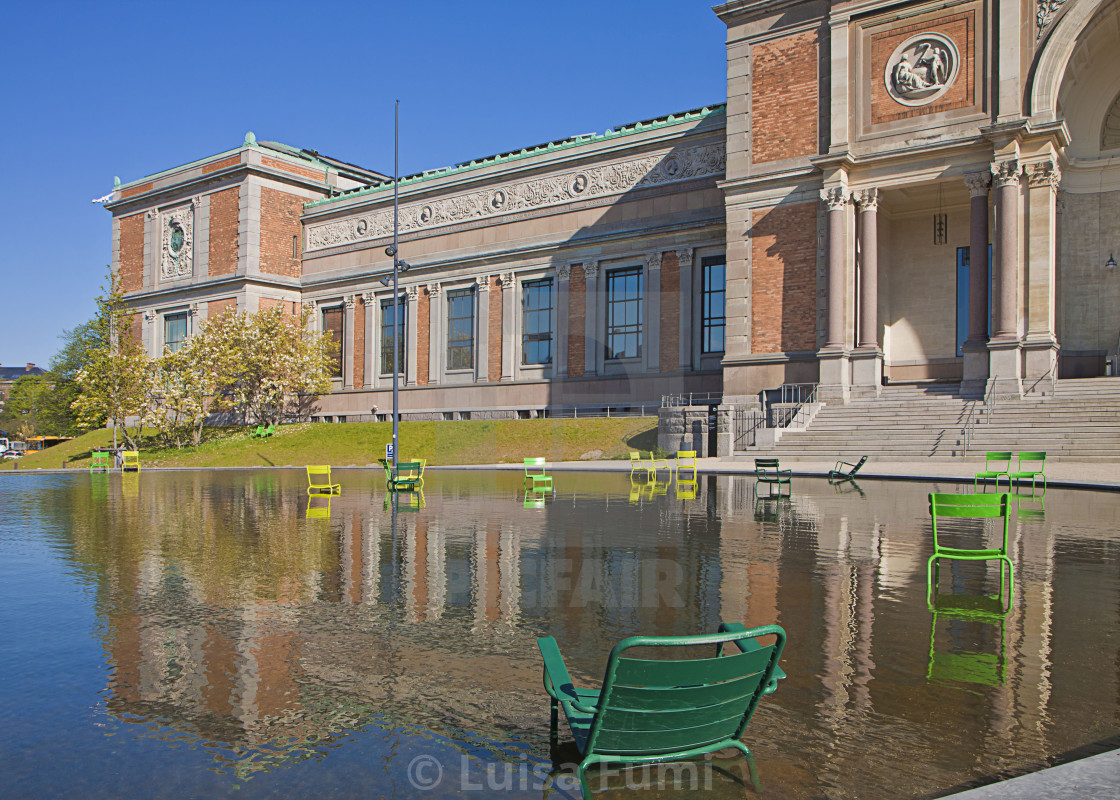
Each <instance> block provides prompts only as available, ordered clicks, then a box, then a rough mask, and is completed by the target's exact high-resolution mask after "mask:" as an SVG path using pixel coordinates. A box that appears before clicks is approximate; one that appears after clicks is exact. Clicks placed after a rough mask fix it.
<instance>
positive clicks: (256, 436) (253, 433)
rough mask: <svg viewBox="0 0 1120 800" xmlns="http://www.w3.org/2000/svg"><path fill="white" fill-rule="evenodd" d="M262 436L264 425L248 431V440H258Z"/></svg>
mask: <svg viewBox="0 0 1120 800" xmlns="http://www.w3.org/2000/svg"><path fill="white" fill-rule="evenodd" d="M262 436H264V425H258V426H257V429H256V430H255V431H249V438H250V439H259V438H260V437H262Z"/></svg>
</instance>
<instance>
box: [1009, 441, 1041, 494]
mask: <svg viewBox="0 0 1120 800" xmlns="http://www.w3.org/2000/svg"><path fill="white" fill-rule="evenodd" d="M1027 478H1030V479H1031V492H1032V493H1033V492H1034V490H1035V486H1036V483H1035V482H1036V480H1037V479H1038V478H1042V492H1043V494H1045V493H1046V453H1043V452H1038V451H1034V452H1024V453H1019V465H1018V467H1017V468H1016V469H1015V471H1014V472H1009V473H1007V480H1008V482H1009V483H1008V489H1010V488H1011V486H1010V481H1015V482H1016V483H1021V482H1023V481H1025V480H1026V479H1027Z"/></svg>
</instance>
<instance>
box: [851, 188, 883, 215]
mask: <svg viewBox="0 0 1120 800" xmlns="http://www.w3.org/2000/svg"><path fill="white" fill-rule="evenodd" d="M880 197H881V195H880V194H879V190H878V189H877V188H875V187H871V188H868V189H861V190H860V191H858V192H854V193H853V195H852V198H853V199H854V200H855V201H856V203H858V204H859V208H860V211H878V210H879V199H880Z"/></svg>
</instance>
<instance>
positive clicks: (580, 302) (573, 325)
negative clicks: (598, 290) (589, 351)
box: [568, 266, 587, 378]
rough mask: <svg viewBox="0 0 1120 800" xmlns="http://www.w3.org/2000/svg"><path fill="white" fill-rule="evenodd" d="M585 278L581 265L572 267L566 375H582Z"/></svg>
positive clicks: (569, 286) (585, 313) (585, 336)
mask: <svg viewBox="0 0 1120 800" xmlns="http://www.w3.org/2000/svg"><path fill="white" fill-rule="evenodd" d="M586 321H587V278H586V276H585V275H584V274H583V268H582V267H575V266H574V267H572V277H571V280H570V281H569V283H568V375H570V376H571V377H573V378H582V377H583V366H584V363H583V360H584V352H585V350H586V348H587V342H586V341H585V340H586V338H587V334H586V327H585V323H586Z"/></svg>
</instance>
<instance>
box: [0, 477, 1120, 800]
mask: <svg viewBox="0 0 1120 800" xmlns="http://www.w3.org/2000/svg"><path fill="white" fill-rule="evenodd" d="M336 480H341V483H342V486H343V488H342V494H341V496H339V497H335V498H333V499H332V500H331V501H330V502H329V504H328V501H327V500H326V499H325V498H323V499H317V500H312V501H311V502H310V504H309V501H308V498H307V495H306V493H305V491H304V487H305V485H306V483H305V479H304V476H303V474H302V473H300V472H296V471H259V472H255V471H237V472H220V473H206V472H144V473H143V474H142V475H140V476H136V475H128V476H121V475H93V476H90V475H86V474H78V473H74V474H68V475H39V476H31V475H24V476H9V477H7V478H3V479H0V630H2V631H3V634H2V637H0V665H2V674H3V681H2V682H0V773H2V784H3V789H2V790H0V794H3V796H5V797H9V798H17V797H18V798H31V797H35V798H38V797H81V798H108V797H122V796H124V797H152V798H160V797H168V798H172V797H174V798H177V799H179V798H189V797H238V798H258V797H260V798H272V797H277V798H279V797H296V796H309V797H312V796H313V797H324V798H335V797H339V798H342V797H363V798H376V797H393V798H404V797H451V796H459V795H463V796H476V797H491V796H501V797H578V796H579V791H578V787H576V786H573V785H572V784H571V782H570V781H569V780H568V777H567V774H568V773H567V772H564V771H560V772H558V773H555V774H551V775H550V773H553V771H554V769H555V768H557V767H559V766H561V765H563V764H564V763H566V762H571V761H576V760H578V754H577V753H576V752H575V751H574V749H573V748H572V747H571V736H570V734H569V732H568V730H567V726H566V723H564V722H563V721H562V722H561V726H560V739H561V745H560V746H559V747H558V748H556V749H554V750H553V751H551V752H550V748H549V743H548V718H549V714H548V700H547V697H546V695H545V693H544V691H543V689H542V688H541V664H540V657H539V655H538V652H537V648H536V644H535V639H536V637H538V636H543V635H553V636H555V637H556V638H557V640H558V641H559V643H560V647H561V649H562V650H563V652H564V654H565V657H566V658H567V660H568V665H569V668H570V669H571V671H572V674H573V677H574V678H575V680H576V682H577V684H593V685H594V684H597V683H598V681H600V680H601V678H602V670H603V666H604V664H605V660H606V655H607V653H608V651H609V650H610V648H611V646H612V645H613V644H614V643H615V642H617V641H618V640H619V639H621V638H623V637H625V636H628V635H631V634H634V633H645V634H686V633H700V632H707V631H714V630H715V628H716V626H717V625H718V624H719V622H720V620H729V621H731V620H740V621H743V622H746V623H747V624H748V625H761V624H768V623H775V622H776V623H778V624H780V625H782V626H783V627H784V628H785V629H786V631H787V633H788V636H789V641H788V643H787V646H786V651H785V657H784V659H783V662H782V665H783V667H784V669H785V671H786V672H787V673H788V676H789V677H788V678H787V679H786V680H785V681H783V682H782V683H781V685H780V686H779V689H778V691H777V692H776V693H775V694H773V695H771V696H769V697H767V698H764V699H763V701H762V703H761V704H760V705H759V709H758V712H757V713H756V715H755V717H754V719H753V721H752V723H751V725H750V727H749V728H748V729H747V733H746V736H745V741H746V743H747V744H748V746H749V747H751V749H752V751H753V752H754V756H755V763H756V766H757V773H758V775H757V777H758V780H757V786H751V785H749V782H748V784H747V785H746V786H744V783H743V782H742V780H741V778H742V775H741V774H740V770H741V768H742V767H743V766H744V765H743V763H742V761H741V760H740V761H738V762H737V761H734V760H728V761H727V762H726V765H725V768H721V769H706V770H704V771H703V773H702V774H700V773H697V774H692V773H687V774H685V776H684V777H685V779H684V780H683V782H681V783H680V786H679V788H680V790H679V791H678V790H677V789H678V784H677V783H674V782H673V781H672V780H667V781H664V782H662V783H657V782H656V781H655V780H654V778H655V777H656V775H654V774H653V773H652V772H648V773H646V774H640V773H637V774H621V775H617V776H610V775H608V776H607V778H606V782H605V784H604V785H605V786H606V791H604V792H596V796H597V797H600V796H601V797H678V796H684V795H686V794H692V793H693V792H690V791H687V790H688V789H690V788H692V789H695V788H700V789H704V790H706V792H705V796H714V797H755V796H759V797H764V798H884V799H885V798H892V799H893V798H912V797H913V798H916V797H930V796H936V795H937V794H939V793H945V792H946V791H948V790H949V789H951V788H953V787H959V786H961V785H962V784H965V783H968V782H970V781H976V780H978V779H983V778H986V777H990V776H993V775H997V774H1001V773H1004V772H1008V771H1015V770H1021V769H1023V768H1024V766H1026V765H1030V764H1032V763H1037V762H1038V761H1040V760H1041V759H1045V758H1047V757H1050V756H1053V755H1055V754H1060V753H1064V752H1066V751H1069V750H1072V749H1074V748H1078V747H1081V746H1084V745H1087V744H1090V743H1093V742H1099V741H1100V740H1102V739H1107V738H1109V737H1115V736H1116V735H1117V734H1118V733H1120V536H1118V534H1117V530H1120V525H1118V523H1120V495H1117V494H1110V493H1091V492H1078V491H1072V490H1070V491H1063V490H1058V489H1052V490H1050V491H1049V492H1048V493H1046V494H1045V496H1036V497H1023V498H1019V499H1018V500H1017V501H1016V503H1015V514H1014V516H1013V518H1012V521H1011V541H1012V546H1011V553H1012V560H1013V561H1014V563H1015V591H1014V596H1013V598H1008V597H1007V596H1006V593H1004V594H1003V596H1002V597H1001V596H1000V588H999V578H998V567H997V566H996V564H997V562H989V563H988V564H984V563H977V562H973V563H962V562H944V566H943V567H942V568H941V571H940V579H939V587H938V593H937V597H936V599H935V600H934V602H933V603H932V606H931V604H930V603H929V602H928V601H927V583H926V559H927V558H928V556H929V554H930V552H931V539H930V527H929V520H928V515H927V510H926V493H927V492H929V491H957V490H960V487H957V486H954V485H951V484H943V485H937V484H917V483H900V482H876V481H870V480H869V481H861V482H860V484H859V485H858V486H852V485H848V486H846V487H844V491H837V490H836V489H834V488H833V487H831V486H829V485H828V484H827V483H826V482H824V481H821V480H809V479H804V480H795V482H794V486H793V494H792V497H791V498H789V499H788V500H773V499H770V500H767V499H763V498H759V497H758V496H757V494H756V491H755V487H754V484H753V481H752V480H751V479H750V478H749V477H726V476H721V477H703V478H701V480H700V481H699V483H698V485H694V486H689V485H687V484H684V485H681V486H678V485H676V484H670V485H667V486H665V485H662V486H659V487H636V486H632V485H631V484H630V482H629V480H628V478H627V476H626V475H625V474H621V475H618V474H593V473H588V474H564V473H560V474H559V475H558V476H557V478H556V493H555V495H554V496H549V497H548V499H547V500H543V501H541V500H535V499H534V498H533V497H530V498H528V500H527V499H526V497H525V495H524V493H523V492H522V484H521V480H522V477H521V475H520V474H518V473H472V472H429V474H428V476H426V485H425V491H424V494H423V497H422V498H421V497H419V496H415V495H413V496H405V497H403V498H402V502H401V503H400V504H399V506H398V508H397V510H396V512H395V513H394V511H393V510H392V509H391V508H389V507H388V506H387V504H386V497H385V491H384V482H383V479H382V477H381V474H380V472H379V471H378V472H374V471H357V470H354V471H340V472H337V473H336ZM762 491H763V494H764V493H765V489H763V490H762ZM1008 606H1010V607H1008ZM713 763H718V762H713ZM591 776H592V787H593V789H598V788H599V786H600V783H599V782H598V781H597V780H596V778H595V772H594V771H592V772H591ZM662 777H664V776H662Z"/></svg>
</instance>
